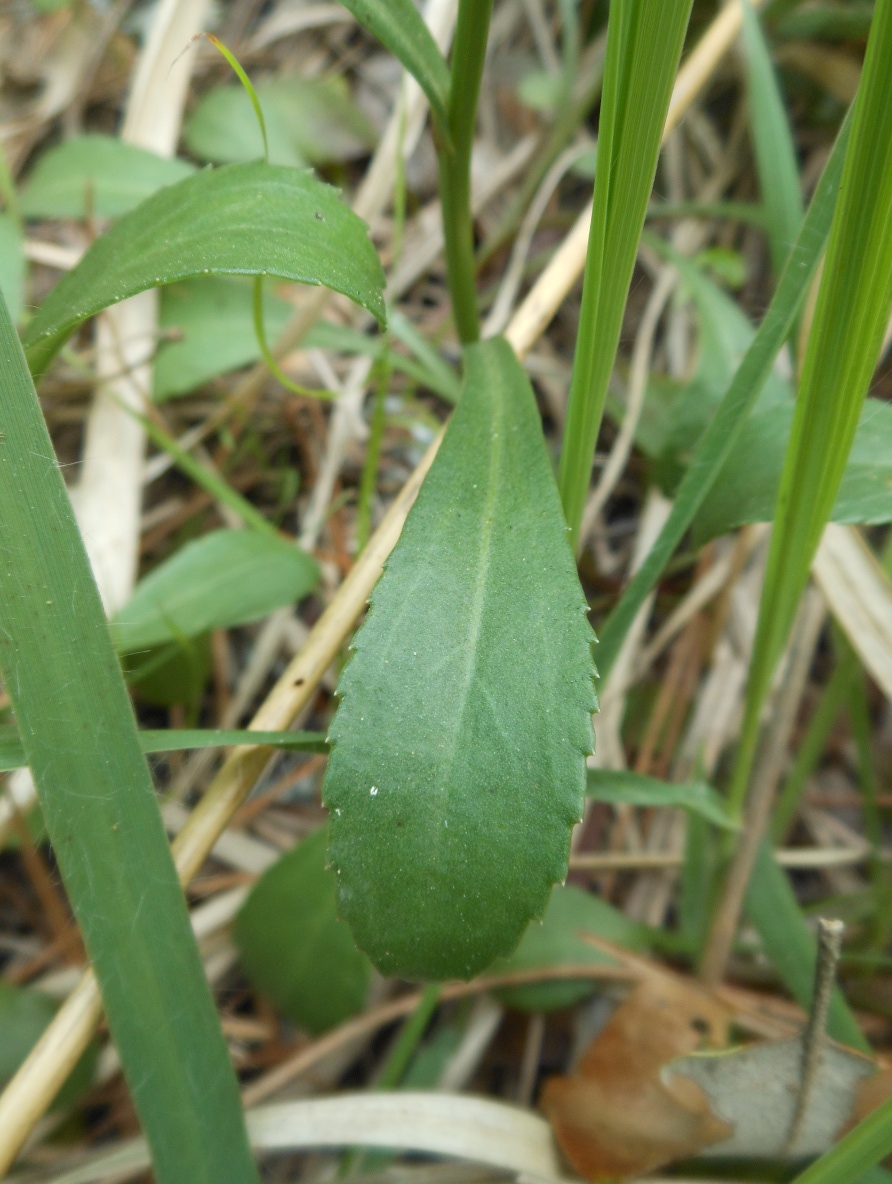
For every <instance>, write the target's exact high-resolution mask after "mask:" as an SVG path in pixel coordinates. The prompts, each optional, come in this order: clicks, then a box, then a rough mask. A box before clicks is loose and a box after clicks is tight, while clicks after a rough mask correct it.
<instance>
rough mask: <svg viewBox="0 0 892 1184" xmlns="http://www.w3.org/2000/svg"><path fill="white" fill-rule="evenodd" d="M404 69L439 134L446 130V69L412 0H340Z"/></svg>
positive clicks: (441, 56)
mask: <svg viewBox="0 0 892 1184" xmlns="http://www.w3.org/2000/svg"><path fill="white" fill-rule="evenodd" d="M341 3H342V4H343V5H344V7H345V8H347V9H349V10H350V12H352V13H353V15H354V16H355V17H356V19H357V20H358V21H359V23H360V24H361V25H364V26H365V28H367V29H368V31H369V32H370V33H371V34H372V35H373V36H375V37H377V38H378V40H379V41H380V42H381V44H382V45H384V46H386V48H387V49H389V50H390V52H391V53H392V54H393V56H394V57H395V58H396V59H397V60H398V61H400V62H402V64H403V65H404V66H405V67H406V69H407V70H408V71H409V73H410V74H411V75H412V77H413V78H414V79H415V81H416V82H417V83H418V85H419V86H420V87H421V89H422V90H423V91H424V93H425V94H426V95H427V99H428V102H429V103H430V105H431V111H433V113H434V117H435V118H436V121H437V124H438V126H439V129H440V131H441V132H442V133H443V134H445V133H446V127H447V119H446V104H447V96H448V94H449V67H448V66H447V65H446V59H445V58H444V57H443V55H442V54H441V53H440V50H439V48H438V47H437V43H436V41H434V39H433V37H432V36H431V34H430V30H429V29H428V27H427V25H426V24H425V23H424V21H423V19H422V17H421V14H420V13H419V11H418V9H417V8H416V7H415V5H414V4H413V3H412V0H341Z"/></svg>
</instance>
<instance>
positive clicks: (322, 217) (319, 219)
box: [316, 210, 325, 222]
mask: <svg viewBox="0 0 892 1184" xmlns="http://www.w3.org/2000/svg"><path fill="white" fill-rule="evenodd" d="M316 221H317V222H324V221H325V215H324V214H323V213H322V212H321V211H320V210H317V211H316Z"/></svg>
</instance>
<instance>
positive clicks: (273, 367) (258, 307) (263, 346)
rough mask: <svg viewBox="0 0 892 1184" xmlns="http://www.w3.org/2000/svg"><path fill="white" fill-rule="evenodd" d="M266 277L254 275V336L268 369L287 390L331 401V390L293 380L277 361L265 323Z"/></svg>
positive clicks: (306, 396) (332, 395)
mask: <svg viewBox="0 0 892 1184" xmlns="http://www.w3.org/2000/svg"><path fill="white" fill-rule="evenodd" d="M265 278H266V277H265V276H262V275H255V276H254V306H253V307H254V336H255V337H256V338H257V346H258V348H259V350H260V356H261V357H262V358H263V360H264V362H265V363H266V365H267V369H268V370H269V372H270V374H272V376H273V378H275V379H276V380H277V381H278V382H280V383H281V384H282V386H283V387H284V388H285V390H286V391H291V393H292V394H293V395H301V396H302V397H303V398H305V399H324V400H327V401H330V400H332V399H334V398H335V395H334V394H333V393H332V392H331V391H327V390H315V391H314V390H312V389H311V388H310V387H307V386H301V385H300V383H297V382H294V381H292V379H290V378H289V377H288V375H287V374H286V373H285V371H284V370H283V369H282V367H281V366H280V365H279V363H278V362H277V361H276V357H275V354H274V353H273V351H272V350H271V349H270V346H269V341H268V340H267V336H266V329H265V328H264V324H263V281H264V279H265Z"/></svg>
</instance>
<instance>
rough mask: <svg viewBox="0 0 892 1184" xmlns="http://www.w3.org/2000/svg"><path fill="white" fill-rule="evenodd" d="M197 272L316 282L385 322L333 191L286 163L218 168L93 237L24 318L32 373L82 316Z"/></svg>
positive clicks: (379, 274) (356, 230)
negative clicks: (77, 260)
mask: <svg viewBox="0 0 892 1184" xmlns="http://www.w3.org/2000/svg"><path fill="white" fill-rule="evenodd" d="M201 274H204V275H210V274H215V275H275V276H281V277H282V278H284V279H289V280H295V281H297V282H298V283H304V284H325V285H326V286H327V287H329V288H332V289H334V291H335V292H341V293H342V294H343V295H345V296H349V297H350V299H351V300H354V301H356V303H357V304H359V305H362V307H363V308H366V309H368V311H369V312H371V313H373V314H374V316H375V317H376V318H377V319H378V321H379V323H381V324H383V323H384V321H385V320H386V314H385V309H384V299H383V296H382V289H383V287H384V273H383V271H382V269H381V263H380V260H379V259H378V256H377V253H376V252H375V249H374V247H373V246H372V244H371V241H370V240H369V237H368V233H367V228H366V226H365V223H364V222H363V221H362V220H361V219H360V218H358V217H357V216H356V215H355V214H354V213H353V212H352V210H350V209H348V208H347V206H345V205H344V204H343V202H342V201H341V200H340V198H339V196H338V193H337V190H335V189H333V188H331V186H329V185H325V184H323V183H322V182H321V181H318V180H316V178H315V177H313V176H311V175H310V174H309V173H303V172H299V171H297V170H295V169H288V168H281V167H278V166H276V165H268V164H264V163H263V162H258V163H254V164H234V165H226V166H224V167H223V168H220V169H214V170H205V171H203V172H200V173H197V174H195V176H192V177H187V178H186V180H184V181H180V182H178V183H177V184H176V185H170V186H168V187H167V188H166V189H162V190H160V191H159V192H158V193H156V194H154V195H153V196H152V197H150V198H148V199H147V200H146V201H144V202H143V203H142V204H141V205H139V206H137V208H136V209H135V210H132V211H131V212H130V213H129V214H125V215H124V217H122V218H121V219H120V221H119V222H117V223H116V224H115V225H114V226H113V227H112V228H111V230H109V231H108V232H107V233H106V234H104V235H103V236H102V237H101V238H100V239H98V240H97V241H96V243H95V244H94V245H93V246H92V247H91V248H90V250H89V251H88V252H87V253H86V255H85V256H84V258H83V259H82V260H81V262H80V263H79V264H78V265H77V267H75V268H74V270H73V271H70V272H69V273H68V274H67V275H66V276H64V277H63V278H62V279H61V280H60V281H59V283H58V284H57V285H56V287H55V288H54V289H53V291H52V292H51V293H50V295H49V296H48V297H47V299H46V300H45V301H44V303H43V305H42V306H41V307H40V309H39V311H38V312H37V315H36V316H35V317H34V319H33V320H32V321H31V323H30V324H29V325H28V328H27V331H26V333H25V337H24V343H25V348H26V351H27V354H28V361H29V364H30V365H31V368H32V371H33V372H35V373H37V372H40V371H42V370H44V369H45V368H46V366H47V365H48V364H49V362H50V361H51V359H52V357H53V355H54V354H55V353H56V351H57V350H58V349H59V348H60V347H61V346H62V344H63V343H64V341H65V339H66V338H67V337H68V336H69V334H70V333H71V332H72V331H73V330H74V329H75V328H76V327H77V326H78V325H79V324H80V323H81V322H82V321H85V320H86V319H87V317H90V316H93V315H94V313H97V312H100V311H101V310H102V309H103V308H107V307H108V306H109V305H110V304H115V303H117V301H119V300H125V299H126V298H127V297H128V296H133V295H135V293H137V292H142V291H144V290H145V289H146V288H152V287H155V286H157V285H159V284H169V283H172V282H173V281H174V280H182V279H186V278H188V277H190V276H195V275H201Z"/></svg>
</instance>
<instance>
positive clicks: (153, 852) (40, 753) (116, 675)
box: [0, 300, 257, 1184]
mask: <svg viewBox="0 0 892 1184" xmlns="http://www.w3.org/2000/svg"><path fill="white" fill-rule="evenodd" d="M0 407H2V418H3V422H2V424H0V428H2V437H0V507H2V517H0V546H2V549H3V555H4V562H3V564H2V565H0V601H2V621H3V625H2V629H0V670H2V674H3V678H4V682H5V684H6V688H7V690H8V692H9V694H10V698H11V699H12V704H13V708H14V710H15V713H16V717H17V720H18V725H19V728H20V730H21V735H22V740H23V742H24V745H25V751H26V754H27V757H28V763H29V764H30V766H31V769H32V772H33V774H34V780H35V783H36V785H37V789H38V794H39V797H40V803H41V806H42V808H43V814H44V818H45V820H46V824H47V829H48V832H49V835H50V838H51V841H52V844H53V850H54V853H55V856H56V859H57V860H58V863H59V867H60V868H61V871H62V876H63V879H64V881H65V887H66V890H67V892H68V896H69V899H70V901H71V903H72V907H73V908H74V911H75V913H76V915H77V918H78V922H79V924H80V927H81V931H82V933H83V935H84V941H85V943H86V946H87V950H88V952H89V955H90V958H91V960H92V962H93V964H94V966H95V969H96V974H97V977H98V979H99V983H100V986H101V989H102V995H103V1001H104V1003H105V1007H106V1012H107V1015H108V1019H109V1024H110V1026H111V1030H112V1035H113V1036H114V1039H115V1043H116V1045H117V1047H118V1050H119V1051H120V1054H121V1059H122V1061H123V1063H124V1068H125V1072H126V1075H127V1079H128V1082H129V1084H130V1088H131V1091H132V1094H133V1099H134V1102H135V1104H136V1107H137V1111H138V1113H139V1116H140V1119H141V1121H142V1123H143V1126H144V1128H145V1131H146V1134H147V1136H148V1139H149V1142H150V1144H151V1146H152V1152H153V1158H154V1164H155V1172H156V1177H157V1179H158V1181H159V1184H195V1182H196V1181H199V1182H202V1181H204V1182H207V1184H221V1182H224V1181H230V1182H231V1184H244V1182H246V1181H251V1180H255V1179H256V1178H257V1177H256V1174H255V1169H254V1165H253V1162H252V1159H251V1154H250V1151H249V1148H248V1144H247V1139H246V1136H245V1130H244V1121H243V1117H242V1111H241V1105H240V1101H239V1096H238V1090H237V1086H236V1080H235V1075H234V1074H233V1072H232V1067H231V1065H230V1063H229V1056H228V1053H227V1050H226V1045H225V1043H224V1041H223V1037H222V1033H221V1031H220V1025H219V1022H218V1020H217V1016H216V1012H215V1010H214V1005H213V1000H212V999H211V996H210V993H209V991H208V987H207V982H206V980H205V977H204V970H203V967H202V965H201V961H200V959H199V956H198V950H197V947H196V945H195V940H194V938H193V936H192V932H191V929H190V926H189V919H188V915H187V912H186V904H185V900H184V897H183V893H182V889H181V888H180V886H179V883H178V880H177V875H176V870H175V868H174V864H173V860H172V858H171V854H170V848H169V847H168V844H167V839H166V837H165V834H164V828H163V827H162V825H161V817H160V814H159V812H158V807H157V805H156V802H155V798H154V793H153V789H152V784H151V780H150V778H149V774H148V769H147V767H146V763H145V759H144V758H143V755H142V752H141V751H140V747H139V741H138V738H137V732H136V724H135V721H134V718H133V713H132V710H131V707H130V702H129V699H128V696H127V691H126V688H125V686H124V680H123V678H122V675H121V670H120V667H119V665H118V661H117V658H116V657H115V653H114V650H113V648H112V644H111V638H110V636H109V633H108V628H107V626H106V623H105V616H104V613H103V610H102V604H101V602H100V599H99V593H98V591H97V589H96V585H95V583H94V581H93V577H92V574H91V572H90V567H89V563H88V560H87V556H86V553H85V551H84V548H83V544H82V542H81V538H80V534H79V533H78V529H77V525H76V523H75V520H74V515H73V514H72V511H71V506H70V504H69V501H68V496H67V494H66V492H65V486H64V484H63V481H62V475H61V472H60V471H59V468H58V465H57V463H56V460H55V456H54V454H53V446H52V444H51V442H50V439H49V435H48V433H47V430H46V426H45V424H44V422H43V417H42V415H41V412H40V407H39V405H38V402H37V396H36V394H35V391H34V387H33V384H32V382H31V379H30V376H29V374H28V370H27V366H26V364H25V358H24V355H23V353H22V350H21V347H20V345H19V342H18V340H17V338H16V336H15V333H14V331H13V328H12V325H11V323H10V321H9V316H8V314H7V311H6V305H5V303H4V302H3V301H2V300H0Z"/></svg>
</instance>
